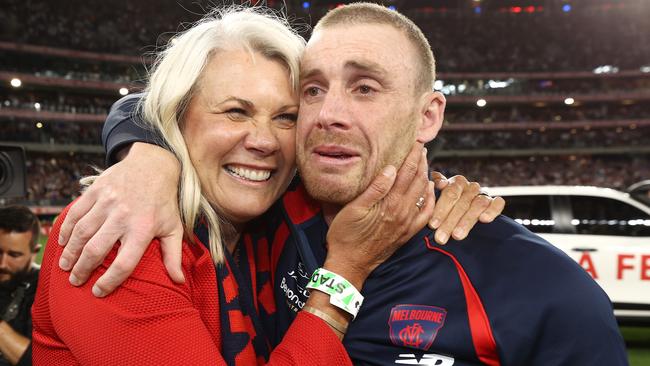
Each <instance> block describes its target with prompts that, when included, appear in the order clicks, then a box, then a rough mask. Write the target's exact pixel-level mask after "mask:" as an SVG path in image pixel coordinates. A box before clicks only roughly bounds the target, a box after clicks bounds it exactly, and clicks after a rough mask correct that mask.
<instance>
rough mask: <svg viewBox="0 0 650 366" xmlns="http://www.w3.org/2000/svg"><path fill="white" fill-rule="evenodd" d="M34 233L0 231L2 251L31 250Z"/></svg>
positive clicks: (0, 248)
mask: <svg viewBox="0 0 650 366" xmlns="http://www.w3.org/2000/svg"><path fill="white" fill-rule="evenodd" d="M31 240H32V233H31V232H30V231H26V232H18V231H6V230H0V250H2V251H10V250H11V251H26V250H29V249H30V244H31Z"/></svg>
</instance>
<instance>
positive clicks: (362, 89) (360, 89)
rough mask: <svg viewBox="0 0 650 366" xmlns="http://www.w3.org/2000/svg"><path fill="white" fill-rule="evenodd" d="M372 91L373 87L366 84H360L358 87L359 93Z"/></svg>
mask: <svg viewBox="0 0 650 366" xmlns="http://www.w3.org/2000/svg"><path fill="white" fill-rule="evenodd" d="M372 92H373V89H372V88H371V87H369V86H368V85H361V86H360V87H359V93H361V94H370V93H372Z"/></svg>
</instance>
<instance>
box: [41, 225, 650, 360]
mask: <svg viewBox="0 0 650 366" xmlns="http://www.w3.org/2000/svg"><path fill="white" fill-rule="evenodd" d="M39 242H40V243H41V244H42V246H43V248H45V244H46V242H47V238H46V237H41V238H40V239H39ZM42 256H43V251H42V250H41V252H40V253H39V254H38V257H37V259H36V260H37V261H38V263H41V258H42ZM621 333H623V338H625V343H626V344H627V345H628V348H627V350H628V352H627V354H628V356H629V358H630V365H631V366H649V365H650V327H622V328H621Z"/></svg>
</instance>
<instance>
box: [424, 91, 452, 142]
mask: <svg viewBox="0 0 650 366" xmlns="http://www.w3.org/2000/svg"><path fill="white" fill-rule="evenodd" d="M446 104H447V100H446V99H445V96H444V95H442V93H440V92H437V91H434V92H428V93H426V94H425V95H423V96H422V109H421V111H420V115H419V117H421V118H422V123H421V124H420V126H419V127H418V130H417V140H418V142H421V143H423V144H425V143H427V142H429V141H431V140H433V139H434V138H435V137H436V136H437V135H438V131H440V128H441V127H442V122H443V120H444V118H445V105H446Z"/></svg>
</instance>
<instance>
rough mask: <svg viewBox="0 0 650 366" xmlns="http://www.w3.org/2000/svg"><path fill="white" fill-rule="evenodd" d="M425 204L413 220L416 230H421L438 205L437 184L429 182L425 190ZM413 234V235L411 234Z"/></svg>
mask: <svg viewBox="0 0 650 366" xmlns="http://www.w3.org/2000/svg"><path fill="white" fill-rule="evenodd" d="M423 197H424V202H425V203H424V206H422V208H421V209H420V213H419V214H418V216H417V217H416V219H415V220H414V221H413V222H414V224H415V228H416V232H417V231H419V230H421V229H422V228H423V227H424V226H425V225H426V224H427V222H428V221H429V218H431V216H432V215H433V210H434V209H435V206H436V194H435V184H434V183H433V182H428V183H427V185H426V188H425V192H424V195H423ZM411 236H413V235H411Z"/></svg>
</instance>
